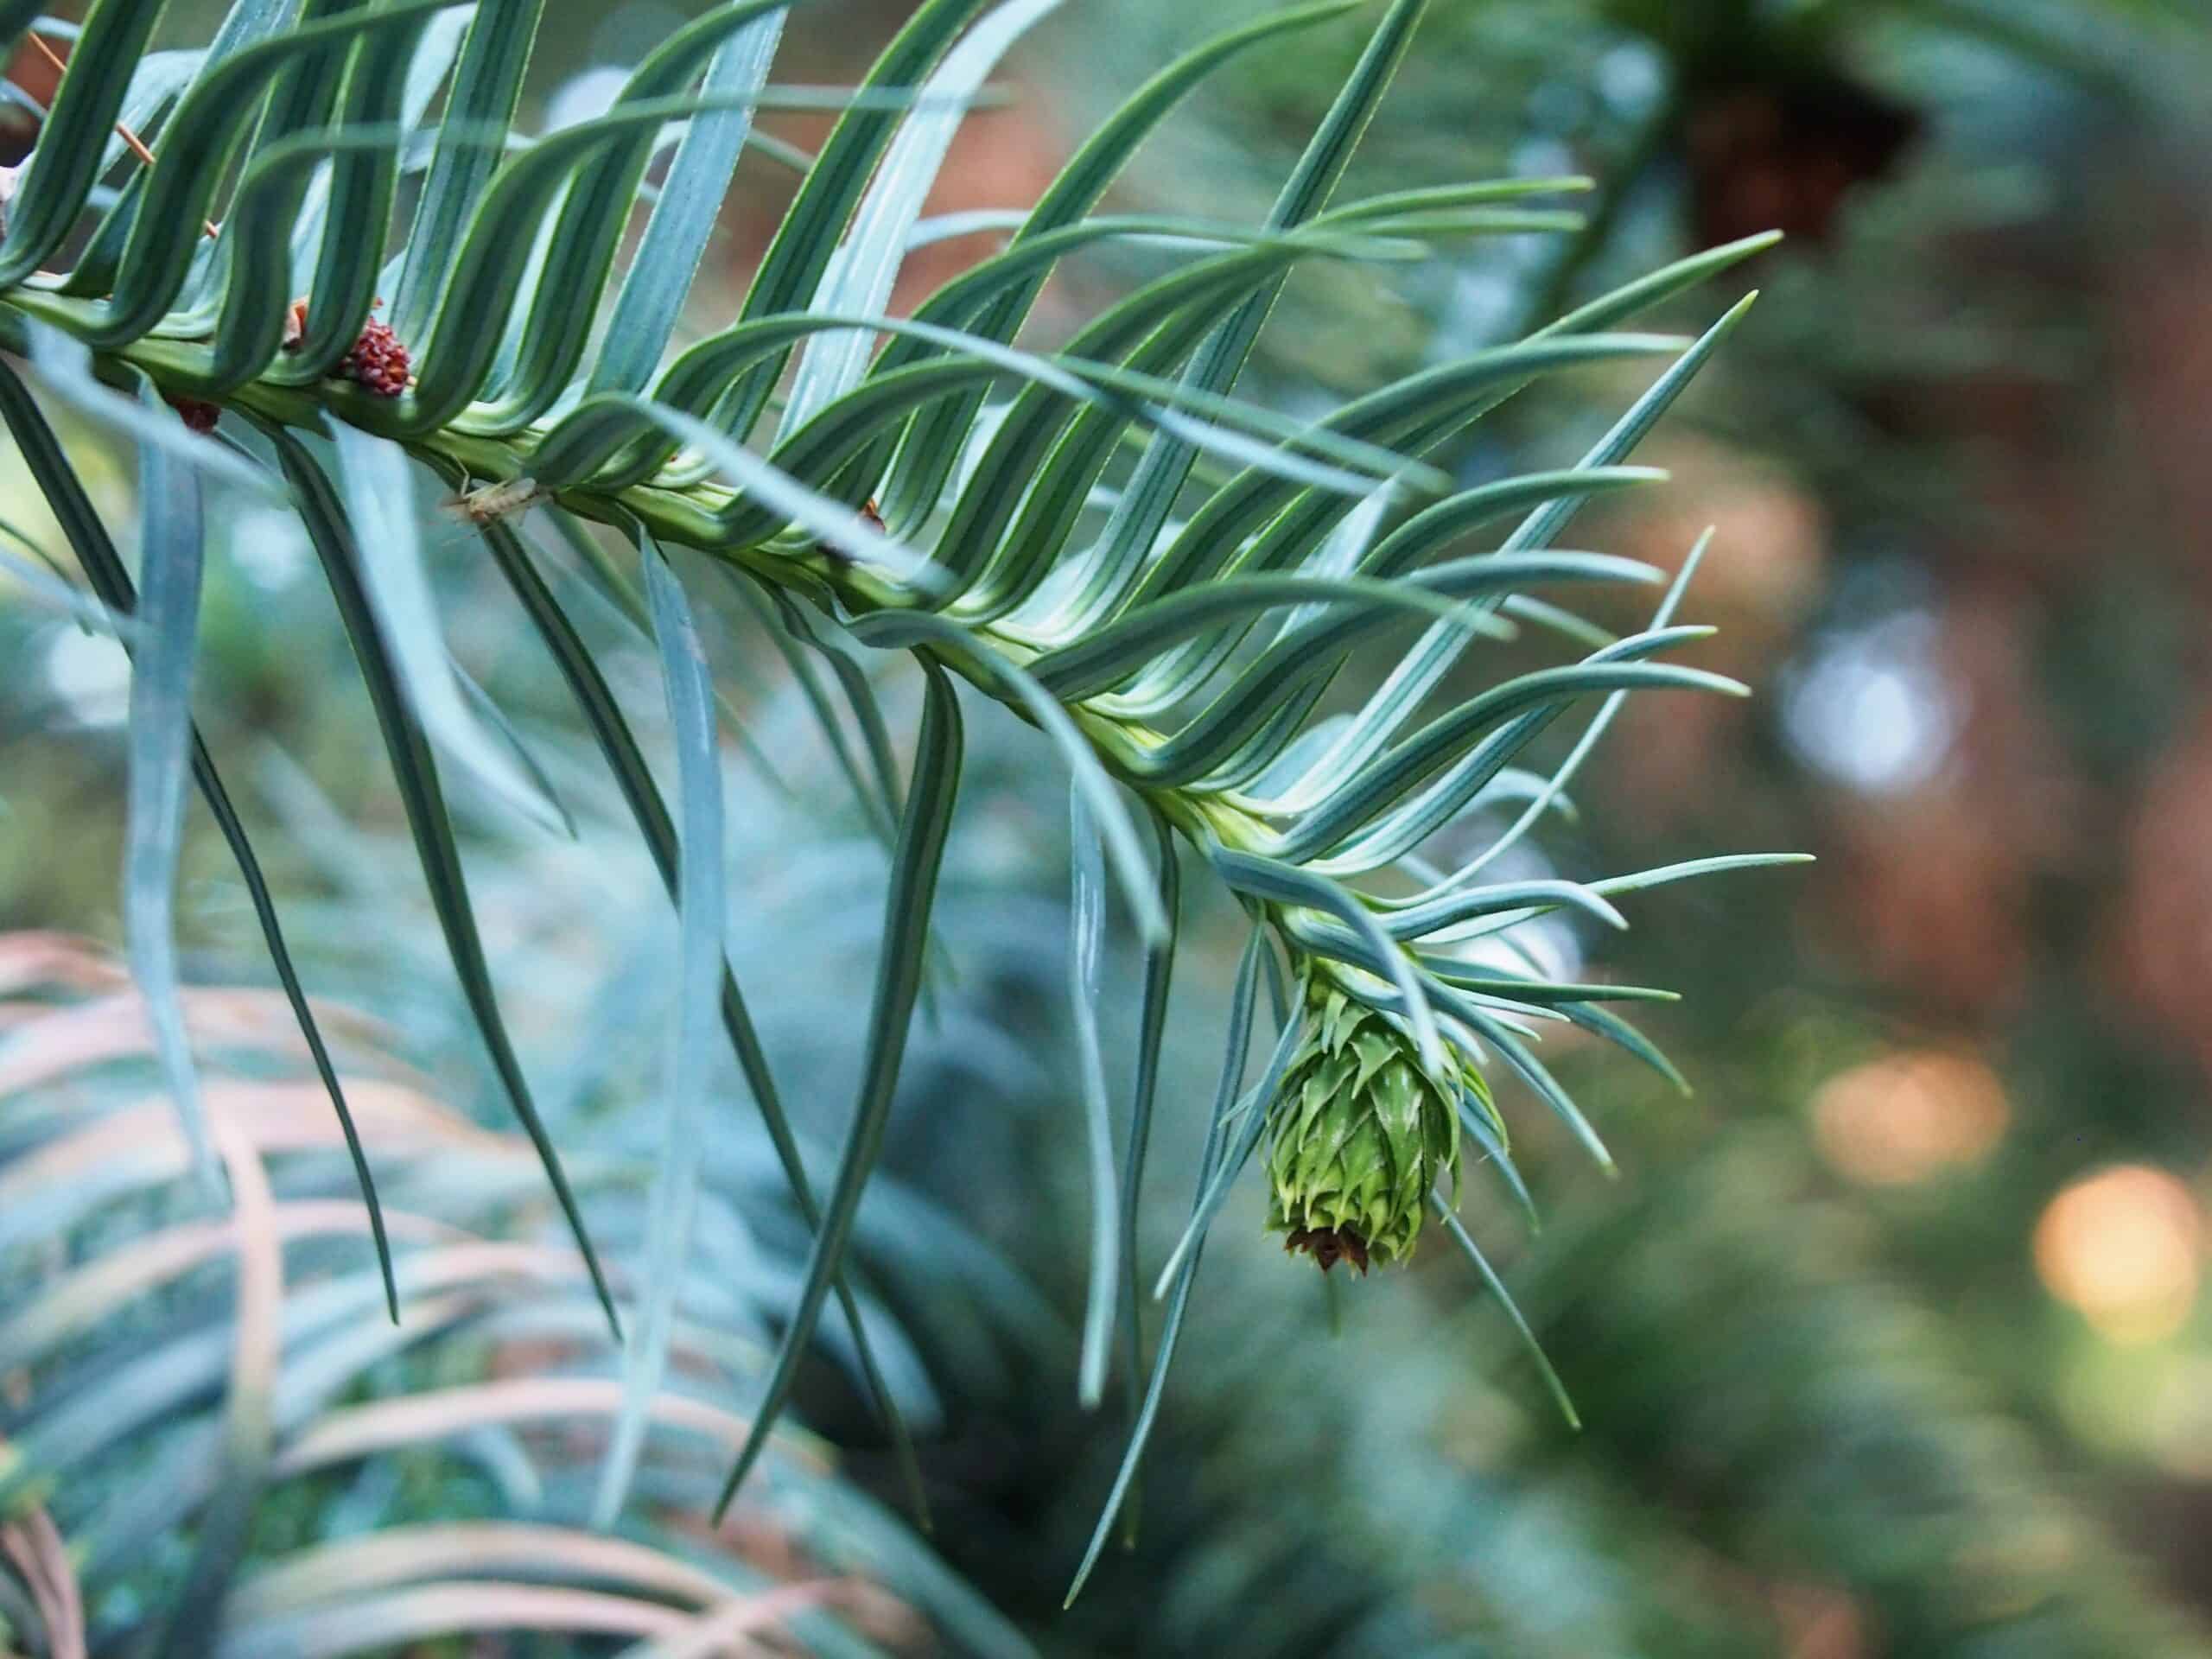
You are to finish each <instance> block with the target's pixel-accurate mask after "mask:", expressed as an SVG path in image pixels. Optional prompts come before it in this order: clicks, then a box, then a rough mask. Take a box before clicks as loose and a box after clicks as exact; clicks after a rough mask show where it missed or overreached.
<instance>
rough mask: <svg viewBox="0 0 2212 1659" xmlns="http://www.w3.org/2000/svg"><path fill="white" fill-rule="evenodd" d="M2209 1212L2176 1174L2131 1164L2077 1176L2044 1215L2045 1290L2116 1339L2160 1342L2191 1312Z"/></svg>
mask: <svg viewBox="0 0 2212 1659" xmlns="http://www.w3.org/2000/svg"><path fill="white" fill-rule="evenodd" d="M2203 1225H2204V1218H2203V1215H2202V1211H2200V1210H2199V1209H2198V1207H2197V1204H2196V1198H2194V1197H2193V1196H2192V1195H2191V1194H2190V1190H2189V1188H2188V1187H2186V1186H2184V1185H2183V1184H2182V1183H2181V1182H2180V1181H2178V1180H2177V1179H2175V1178H2174V1177H2173V1176H2171V1175H2169V1174H2168V1173H2165V1171H2164V1170H2160V1169H2153V1168H2151V1167H2150V1166H2147V1165H2143V1164H2122V1165H2119V1166H2114V1167H2113V1168H2110V1169H2106V1170H2101V1171H2099V1172H2098V1173H2095V1174H2094V1175H2088V1176H2085V1177H2084V1178H2082V1179H2081V1180H2078V1181H2076V1182H2075V1183H2074V1184H2073V1185H2071V1186H2069V1187H2067V1188H2066V1189H2065V1190H2064V1191H2063V1192H2061V1193H2059V1195H2058V1196H2057V1197H2056V1198H2053V1199H2052V1200H2051V1201H2050V1204H2049V1205H2047V1206H2045V1208H2044V1212H2043V1215H2042V1217H2041V1218H2040V1219H2038V1220H2037V1223H2036V1231H2035V1259H2036V1272H2037V1274H2038V1275H2040V1276H2041V1278H2042V1280H2043V1282H2044V1287H2045V1288H2047V1289H2048V1290H2049V1291H2050V1294H2052V1295H2054V1296H2056V1297H2057V1298H2058V1299H2059V1300H2061V1301H2063V1302H2065V1303H2067V1304H2069V1306H2073V1307H2075V1308H2076V1309H2078V1310H2079V1311H2080V1313H2081V1314H2082V1317H2083V1318H2084V1319H2088V1321H2089V1323H2090V1324H2091V1325H2093V1326H2094V1327H2095V1329H2096V1331H2097V1332H2098V1333H2099V1334H2100V1335H2101V1336H2103V1337H2104V1338H2107V1340H2109V1341H2112V1342H2116V1343H2126V1344H2133V1343H2143V1342H2156V1341H2158V1339H2160V1338H2164V1337H2169V1336H2171V1335H2172V1334H2173V1333H2174V1332H2176V1331H2177V1330H2179V1329H2180V1328H2181V1325H2182V1323H2183V1320H2185V1319H2188V1317H2189V1311H2190V1306H2192V1305H2193V1304H2194V1303H2195V1301H2196V1287H2197V1282H2198V1280H2199V1278H2200V1276H2201V1275H2200V1268H2199V1260H2198V1242H2199V1240H2200V1239H2201V1237H2202V1234H2203Z"/></svg>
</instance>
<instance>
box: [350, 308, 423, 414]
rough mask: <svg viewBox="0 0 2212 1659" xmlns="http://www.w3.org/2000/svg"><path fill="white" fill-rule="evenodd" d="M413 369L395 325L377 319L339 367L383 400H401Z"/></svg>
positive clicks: (372, 319)
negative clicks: (394, 327) (396, 398)
mask: <svg viewBox="0 0 2212 1659" xmlns="http://www.w3.org/2000/svg"><path fill="white" fill-rule="evenodd" d="M413 369H414V364H413V362H412V360H411V359H410V358H409V357H408V355H407V347H406V346H403V345H401V344H400V343H399V336H398V335H397V334H393V333H392V332H391V324H389V323H385V322H379V321H377V320H376V319H375V318H373V317H372V318H370V319H369V325H368V327H365V328H364V329H362V330H361V337H360V338H359V340H355V341H354V342H353V350H352V351H350V352H348V353H346V360H345V361H344V362H342V363H340V365H338V372H339V373H340V374H342V375H345V376H346V377H347V378H349V379H353V380H358V381H359V382H360V383H361V384H362V385H365V386H366V387H367V388H368V389H369V390H370V391H373V392H375V393H376V394H377V395H378V397H398V396H399V394H400V393H401V392H403V391H406V390H407V382H408V379H409V378H410V374H411V373H412V372H413Z"/></svg>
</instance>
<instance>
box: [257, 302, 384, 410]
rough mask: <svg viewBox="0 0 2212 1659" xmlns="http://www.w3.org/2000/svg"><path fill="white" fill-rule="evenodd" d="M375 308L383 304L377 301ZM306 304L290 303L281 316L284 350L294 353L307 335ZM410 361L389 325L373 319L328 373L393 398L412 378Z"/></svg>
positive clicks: (381, 395)
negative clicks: (289, 306) (283, 315)
mask: <svg viewBox="0 0 2212 1659" xmlns="http://www.w3.org/2000/svg"><path fill="white" fill-rule="evenodd" d="M377 303H378V305H382V304H383V303H384V302H383V301H382V300H378V302H377ZM307 327H308V302H306V301H305V300H294V301H293V302H292V304H291V308H290V309H289V311H288V312H287V313H286V314H285V317H284V349H285V350H286V351H288V352H296V351H297V350H299V348H300V342H301V341H302V340H303V339H305V338H306V336H307ZM332 372H333V373H334V374H337V375H339V376H340V377H342V378H345V379H348V380H353V381H357V382H359V384H360V385H364V386H365V387H367V388H368V389H369V390H370V391H373V392H375V393H376V394H377V395H378V397H398V396H399V394H400V393H401V392H403V391H406V390H407V388H408V385H409V384H410V382H411V381H412V380H413V378H414V372H415V364H414V359H411V358H410V357H409V356H408V354H407V347H406V346H403V345H402V344H400V340H399V336H398V335H397V334H394V333H392V332H391V324H390V323H387V322H381V321H378V320H377V319H376V318H374V317H372V318H370V319H369V322H368V326H367V327H365V328H363V329H362V330H361V337H360V338H359V340H355V341H354V342H353V349H352V350H351V351H349V352H347V353H346V355H345V357H344V358H343V359H341V360H340V363H339V365H338V366H337V368H336V369H334V370H333V371H332Z"/></svg>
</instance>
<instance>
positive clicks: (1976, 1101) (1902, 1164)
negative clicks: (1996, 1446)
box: [1813, 1050, 2012, 1186]
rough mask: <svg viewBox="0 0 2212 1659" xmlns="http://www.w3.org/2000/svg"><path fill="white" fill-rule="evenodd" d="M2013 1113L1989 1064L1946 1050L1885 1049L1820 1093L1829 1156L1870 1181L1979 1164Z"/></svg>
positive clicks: (1820, 1131) (1897, 1182)
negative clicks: (1875, 1057)
mask: <svg viewBox="0 0 2212 1659" xmlns="http://www.w3.org/2000/svg"><path fill="white" fill-rule="evenodd" d="M2011 1116H2012V1114H2011V1109H2010V1108H2009V1107H2008V1105H2007V1104H2006V1102H2005V1088H2004V1085H2003V1084H2001V1083H1999V1081H1998V1079H1997V1074H1996V1073H1995V1072H1994V1071H1991V1070H1990V1069H1989V1067H1988V1065H1986V1064H1985V1063H1984V1062H1983V1061H1981V1060H1980V1059H1977V1058H1974V1056H1973V1055H1970V1054H1961V1053H1953V1052H1948V1051H1944V1050H1926V1051H1922V1052H1910V1053H1898V1054H1886V1055H1884V1056H1883V1057H1882V1058H1879V1059H1876V1060H1870V1061H1868V1062H1867V1063H1866V1064H1865V1065H1856V1066H1853V1067H1852V1068H1851V1069H1850V1070H1849V1071H1843V1072H1840V1073H1838V1074H1837V1075H1836V1076H1835V1077H1831V1078H1829V1079H1828V1081H1827V1083H1826V1084H1822V1085H1821V1090H1820V1092H1819V1093H1817V1094H1816V1095H1815V1096H1813V1133H1814V1137H1815V1140H1816V1141H1818V1142H1819V1144H1820V1148H1821V1155H1822V1156H1823V1157H1825V1158H1826V1159H1827V1161H1828V1163H1829V1164H1830V1165H1831V1166H1833V1167H1834V1169H1835V1170H1836V1171H1837V1172H1838V1173H1840V1174H1842V1175H1844V1176H1845V1177H1847V1179H1851V1180H1854V1181H1859V1182H1861V1183H1864V1184H1865V1185H1869V1186H1909V1185H1912V1184H1914V1183H1915V1182H1918V1181H1924V1180H1926V1179H1929V1177H1930V1176H1933V1175H1936V1174H1938V1173H1941V1172H1942V1171H1944V1170H1946V1169H1954V1168H1958V1167H1961V1166H1966V1165H1969V1164H1972V1163H1974V1162H1976V1161H1978V1160H1980V1159H1981V1158H1982V1157H1983V1156H1984V1155H1985V1154H1987V1153H1988V1151H1989V1149H1990V1148H1991V1147H1993V1146H1995V1145H1996V1144H1997V1142H1998V1141H1999V1138H2000V1137H2001V1136H2002V1135H2004V1133H2005V1123H2006V1122H2007V1121H2008V1120H2009V1119H2010V1117H2011Z"/></svg>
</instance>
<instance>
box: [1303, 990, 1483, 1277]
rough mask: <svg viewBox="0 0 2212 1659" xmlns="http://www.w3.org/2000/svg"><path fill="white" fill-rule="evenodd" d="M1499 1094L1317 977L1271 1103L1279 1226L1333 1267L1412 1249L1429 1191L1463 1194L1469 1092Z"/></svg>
mask: <svg viewBox="0 0 2212 1659" xmlns="http://www.w3.org/2000/svg"><path fill="white" fill-rule="evenodd" d="M1462 1087H1464V1088H1467V1089H1470V1090H1473V1091H1474V1092H1475V1095H1476V1097H1477V1100H1478V1103H1479V1107H1480V1109H1483V1110H1484V1111H1487V1110H1488V1109H1489V1104H1490V1096H1489V1092H1488V1090H1486V1089H1484V1086H1483V1081H1482V1078H1481V1077H1480V1076H1479V1075H1478V1073H1476V1072H1475V1071H1473V1070H1472V1068H1455V1070H1454V1071H1453V1072H1452V1075H1451V1076H1450V1077H1446V1078H1440V1077H1437V1076H1436V1075H1435V1074H1433V1073H1432V1072H1431V1071H1428V1070H1427V1068H1425V1067H1424V1066H1423V1065H1421V1055H1420V1052H1419V1051H1418V1050H1417V1049H1416V1048H1415V1047H1414V1039H1412V1037H1410V1036H1409V1035H1408V1034H1407V1033H1405V1032H1403V1031H1402V1030H1400V1029H1399V1027H1397V1026H1396V1025H1395V1024H1393V1023H1392V1022H1391V1021H1390V1020H1388V1019H1386V1018H1385V1017H1384V1016H1383V1015H1382V1014H1377V1013H1376V1011H1375V1010H1374V1009H1372V1008H1370V1007H1367V1006H1366V1005H1365V1004H1363V1003H1361V1002H1358V1001H1354V1000H1353V999H1352V998H1351V997H1350V996H1348V995H1345V993H1344V991H1343V990H1341V989H1340V988H1338V987H1337V985H1336V984H1335V983H1334V982H1332V981H1331V980H1329V979H1328V978H1327V977H1326V976H1322V975H1318V974H1317V975H1315V976H1313V978H1311V979H1310V980H1309V981H1308V982H1307V984H1306V1033H1305V1036H1304V1038H1303V1039H1302V1040H1301V1041H1300V1044H1299V1046H1298V1051H1297V1052H1296V1053H1295V1054H1294V1055H1293V1056H1292V1057H1291V1061H1290V1065H1289V1066H1288V1067H1287V1069H1286V1070H1285V1071H1284V1072H1283V1076H1282V1084H1281V1087H1280V1088H1279V1089H1277V1090H1276V1091H1275V1096H1274V1100H1273V1101H1271V1102H1270V1103H1268V1180H1269V1182H1270V1184H1271V1186H1272V1189H1273V1194H1272V1197H1271V1198H1270V1199H1269V1201H1268V1226H1269V1227H1270V1228H1273V1229H1274V1230H1277V1231H1279V1232H1283V1233H1287V1234H1288V1235H1289V1236H1288V1237H1287V1239H1286V1240H1285V1245H1286V1248H1287V1249H1293V1250H1307V1251H1310V1252H1311V1253H1312V1254H1313V1257H1314V1259H1315V1260H1316V1261H1318V1262H1320V1264H1321V1267H1322V1269H1323V1270H1324V1271H1326V1270H1327V1269H1328V1268H1332V1267H1333V1266H1334V1265H1335V1264H1336V1262H1338V1259H1339V1258H1342V1259H1344V1260H1347V1261H1349V1262H1351V1263H1352V1265H1353V1266H1355V1267H1357V1268H1359V1270H1360V1271H1361V1272H1363V1273H1364V1272H1365V1271H1366V1270H1367V1268H1368V1264H1369V1263H1370V1262H1374V1263H1376V1264H1378V1265H1381V1266H1384V1267H1387V1266H1389V1264H1390V1263H1391V1262H1397V1261H1401V1260H1402V1259H1404V1258H1405V1257H1406V1256H1407V1255H1409V1254H1411V1252H1412V1250H1413V1247H1414V1239H1415V1238H1416V1237H1418V1236H1420V1233H1421V1217H1422V1214H1423V1211H1424V1209H1425V1207H1426V1205H1427V1203H1428V1195H1429V1192H1430V1191H1431V1189H1433V1187H1435V1186H1436V1185H1438V1183H1439V1182H1440V1181H1444V1180H1446V1179H1447V1178H1448V1182H1449V1187H1450V1191H1451V1194H1452V1200H1453V1202H1455V1203H1456V1202H1457V1201H1458V1198H1459V1108H1458V1096H1459V1090H1460V1089H1461V1088H1462Z"/></svg>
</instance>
